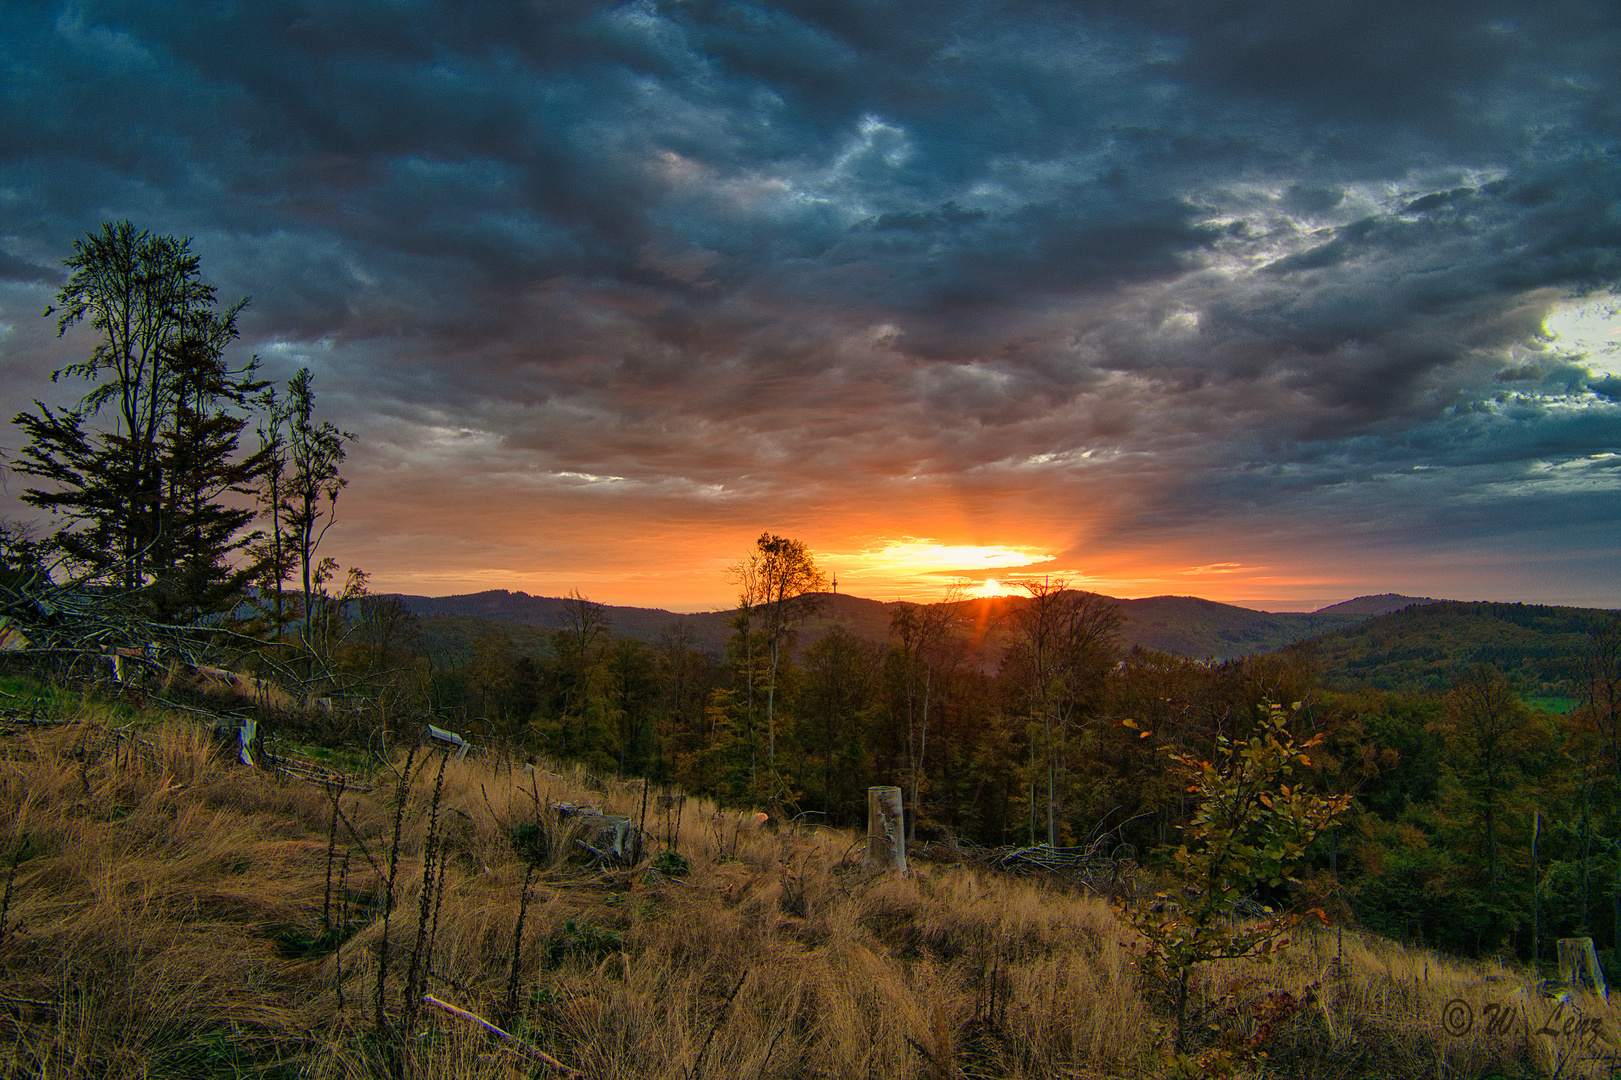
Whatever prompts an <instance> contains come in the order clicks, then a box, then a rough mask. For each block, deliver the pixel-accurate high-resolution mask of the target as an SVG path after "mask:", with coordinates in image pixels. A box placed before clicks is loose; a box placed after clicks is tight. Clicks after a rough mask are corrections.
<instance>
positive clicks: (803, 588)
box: [730, 533, 827, 769]
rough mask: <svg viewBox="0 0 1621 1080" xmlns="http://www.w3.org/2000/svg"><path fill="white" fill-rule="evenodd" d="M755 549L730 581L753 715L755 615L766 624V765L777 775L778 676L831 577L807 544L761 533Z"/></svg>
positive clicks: (734, 567) (818, 604) (731, 574)
mask: <svg viewBox="0 0 1621 1080" xmlns="http://www.w3.org/2000/svg"><path fill="white" fill-rule="evenodd" d="M754 546H755V550H754V551H753V552H752V553H751V554H750V555H749V557H748V558H747V559H745V560H743V561H742V562H741V563H738V564H737V565H735V566H733V567H732V568H731V571H730V576H731V578H732V580H733V581H734V582H736V583H737V585H738V591H739V605H738V612H739V620H740V628H741V632H742V633H743V635H744V649H745V662H746V663H748V664H749V670H750V675H749V679H750V686H749V701H750V707H751V712H752V704H753V698H754V694H753V682H752V679H753V675H752V669H753V665H752V659H751V657H750V656H749V655H748V636H749V634H750V631H751V628H752V613H753V612H754V611H756V610H758V611H759V613H760V615H761V618H762V623H763V625H762V627H761V634H762V636H763V637H762V642H761V644H762V646H763V647H764V649H765V652H766V659H767V668H766V698H765V723H766V761H767V763H768V764H769V765H770V766H771V767H772V768H773V769H774V768H775V767H776V763H777V724H776V700H777V670H778V667H779V666H780V664H781V659H782V651H783V649H784V647H786V646H788V645H789V644H790V641H791V638H792V635H793V632H794V628H795V627H797V626H798V625H799V624H800V623H801V622H803V621H804V620H806V619H808V618H809V617H810V616H811V615H813V614H815V612H816V610H817V609H818V608H819V607H820V606H821V599H822V598H821V597H819V596H817V595H815V594H816V593H818V592H820V591H821V590H822V589H825V588H826V587H827V575H825V574H823V573H822V571H821V570H820V569H819V568H818V567H817V565H816V560H815V558H814V557H812V555H811V553H810V550H809V549H808V548H807V547H806V546H805V542H804V541H803V540H789V539H786V538H785V537H781V536H776V535H773V534H772V533H761V534H760V539H759V540H757V541H755V545H754Z"/></svg>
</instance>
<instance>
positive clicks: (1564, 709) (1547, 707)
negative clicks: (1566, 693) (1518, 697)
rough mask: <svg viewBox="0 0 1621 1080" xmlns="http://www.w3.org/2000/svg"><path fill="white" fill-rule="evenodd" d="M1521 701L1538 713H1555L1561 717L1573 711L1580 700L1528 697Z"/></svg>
mask: <svg viewBox="0 0 1621 1080" xmlns="http://www.w3.org/2000/svg"><path fill="white" fill-rule="evenodd" d="M1523 700H1524V701H1525V703H1526V704H1527V705H1529V706H1530V707H1531V708H1533V709H1536V710H1537V711H1539V712H1545V713H1557V714H1559V715H1561V716H1563V715H1564V714H1565V713H1568V712H1572V711H1574V710H1575V709H1576V707H1577V706H1579V705H1580V704H1581V701H1580V700H1578V699H1576V698H1573V697H1528V698H1525V699H1523Z"/></svg>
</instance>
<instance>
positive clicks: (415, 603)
mask: <svg viewBox="0 0 1621 1080" xmlns="http://www.w3.org/2000/svg"><path fill="white" fill-rule="evenodd" d="M400 599H401V600H402V601H404V602H405V604H406V605H407V606H408V607H409V608H410V609H411V610H412V611H414V612H416V613H417V614H418V615H420V616H422V617H423V618H424V622H425V627H426V630H427V632H428V637H429V640H430V642H436V643H437V644H438V646H439V648H440V649H442V650H448V651H449V652H451V653H453V654H457V653H461V652H462V651H463V650H465V649H470V648H471V644H472V641H473V640H475V639H476V638H477V635H478V633H479V630H478V626H479V620H487V621H489V622H493V623H498V624H515V625H517V626H522V627H526V628H532V629H531V630H529V632H527V633H521V634H514V635H513V637H514V642H513V643H514V645H515V646H517V647H518V648H520V649H521V650H522V651H526V652H528V651H537V650H538V649H541V648H543V647H544V644H543V643H544V640H545V636H544V635H545V632H546V631H550V630H555V629H559V628H561V627H562V626H563V625H564V623H565V615H564V610H565V608H564V605H565V602H564V601H563V600H562V599H561V598H559V597H546V596H530V595H529V594H528V593H522V592H508V591H506V590H505V589H496V590H492V591H490V592H481V593H472V594H469V595H463V596H437V597H436V596H403V595H402V596H400ZM823 600H824V604H823V608H822V611H821V612H820V614H819V615H818V616H817V617H816V618H815V619H812V620H810V621H809V622H807V623H806V624H805V626H804V627H803V628H802V629H801V631H800V635H799V641H800V645H801V646H805V645H809V644H811V643H813V642H815V641H816V640H818V639H820V638H821V637H823V636H824V635H826V634H827V633H829V632H830V631H831V630H832V629H833V628H834V627H835V626H843V627H844V628H845V629H847V630H848V631H850V632H851V633H852V634H855V635H856V636H857V637H860V638H864V639H866V640H868V641H874V642H887V641H888V640H889V623H890V619H891V618H892V617H893V616H894V614H895V611H896V609H897V608H898V607H899V606H900V605H899V603H895V602H891V603H884V602H882V601H878V600H867V599H863V598H862V597H858V596H848V595H845V594H842V593H839V594H826V595H824V597H823ZM1027 602H1028V601H1027V600H1026V599H1025V598H1023V597H1016V596H1011V597H993V598H989V599H976V600H971V601H969V602H968V605H967V611H966V614H967V619H968V622H969V625H970V626H971V627H972V630H973V634H972V638H971V640H972V641H973V643H974V645H975V647H976V649H977V650H978V652H979V655H980V663H981V664H982V665H984V666H985V667H987V668H990V667H994V666H995V664H996V662H997V661H998V660H999V659H1000V657H1001V653H1002V650H1003V648H1004V647H1005V645H1006V634H1007V631H1006V629H1005V618H1006V615H1007V613H1008V612H1009V611H1011V610H1013V609H1015V608H1017V607H1019V606H1020V605H1022V604H1024V603H1027ZM1436 602H1437V601H1433V600H1430V599H1428V598H1417V597H1411V596H1397V595H1395V594H1390V593H1387V594H1384V595H1381V596H1364V597H1359V598H1358V599H1356V600H1348V601H1346V602H1345V603H1343V604H1335V605H1333V606H1331V607H1326V608H1323V609H1322V610H1321V611H1314V612H1265V611H1252V610H1250V609H1249V608H1242V607H1235V606H1233V605H1231V604H1218V603H1216V602H1214V601H1211V600H1201V599H1199V598H1198V597H1194V596H1154V597H1148V598H1146V599H1142V600H1117V601H1116V603H1118V604H1119V605H1120V610H1121V614H1122V615H1124V616H1125V627H1124V645H1125V647H1126V648H1128V649H1129V648H1132V647H1133V646H1137V645H1140V646H1142V647H1143V648H1145V649H1153V650H1155V651H1157V652H1167V653H1174V654H1176V655H1180V656H1191V657H1196V658H1199V659H1214V660H1232V659H1236V658H1237V657H1240V656H1248V655H1250V654H1251V653H1257V652H1271V651H1274V650H1276V649H1280V648H1283V647H1284V646H1285V645H1289V644H1291V643H1293V642H1296V641H1300V640H1302V639H1305V638H1310V637H1313V636H1315V635H1321V634H1325V633H1328V632H1330V631H1334V630H1340V629H1345V628H1348V627H1351V626H1354V625H1356V624H1358V623H1361V622H1363V621H1365V620H1367V619H1368V618H1369V617H1371V616H1377V615H1383V614H1385V613H1387V612H1390V611H1394V610H1396V609H1398V608H1405V607H1408V606H1411V605H1421V604H1433V603H1436ZM603 610H604V612H605V614H606V615H607V616H608V621H609V624H610V626H611V627H612V629H613V632H614V633H615V634H616V635H619V636H622V637H629V638H635V639H637V640H640V641H646V642H649V643H656V642H657V641H659V640H660V638H661V637H663V636H664V635H665V634H667V633H669V632H670V630H671V628H672V627H674V626H675V625H676V624H678V623H679V624H681V625H682V626H683V627H684V630H685V633H686V636H687V640H688V641H689V642H690V643H691V644H692V646H693V647H695V648H698V649H702V650H704V651H706V652H709V653H712V654H715V655H720V654H721V653H722V652H723V651H724V650H725V646H726V638H727V636H728V635H729V634H730V632H731V627H730V622H731V619H732V612H730V611H711V612H702V613H699V614H694V615H681V614H677V613H675V612H672V611H665V610H662V609H658V608H637V607H613V606H607V605H604V608H603ZM537 631H538V632H537Z"/></svg>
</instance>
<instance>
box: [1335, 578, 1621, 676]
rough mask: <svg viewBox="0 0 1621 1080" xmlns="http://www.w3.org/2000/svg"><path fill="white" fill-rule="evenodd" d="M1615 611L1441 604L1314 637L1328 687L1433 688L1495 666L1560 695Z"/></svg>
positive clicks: (1366, 621) (1528, 605) (1450, 601)
mask: <svg viewBox="0 0 1621 1080" xmlns="http://www.w3.org/2000/svg"><path fill="white" fill-rule="evenodd" d="M1614 614H1615V613H1614V612H1613V611H1604V610H1600V609H1597V608H1571V607H1540V606H1538V605H1535V604H1493V603H1461V602H1459V601H1455V600H1445V601H1437V602H1435V603H1430V604H1425V605H1422V606H1413V607H1407V608H1403V609H1402V610H1400V611H1394V612H1391V613H1389V614H1385V615H1381V616H1378V617H1377V618H1372V619H1367V620H1365V621H1363V622H1360V623H1358V624H1357V625H1355V626H1349V627H1346V628H1344V629H1338V630H1334V631H1331V632H1329V633H1325V634H1322V635H1320V636H1318V637H1316V638H1314V639H1312V641H1311V644H1312V645H1314V646H1315V647H1316V650H1317V656H1318V659H1319V660H1320V661H1321V663H1322V664H1323V681H1324V682H1325V683H1326V684H1327V685H1330V686H1339V687H1350V686H1353V685H1363V686H1371V687H1374V688H1376V689H1380V690H1404V691H1426V692H1434V691H1440V690H1444V689H1446V688H1447V687H1448V686H1450V685H1451V684H1452V683H1453V681H1454V680H1456V678H1457V677H1458V674H1459V672H1461V671H1464V670H1466V669H1468V668H1470V667H1473V666H1475V665H1477V664H1491V665H1493V666H1495V667H1496V668H1497V669H1498V670H1499V671H1501V672H1502V673H1503V674H1504V675H1505V676H1507V677H1508V679H1509V681H1510V683H1512V684H1513V685H1514V686H1515V687H1516V689H1518V690H1519V691H1520V692H1521V693H1523V694H1537V693H1539V692H1540V693H1543V694H1547V695H1550V696H1558V695H1559V694H1561V693H1562V690H1561V687H1560V684H1564V683H1568V682H1569V681H1570V680H1575V679H1578V678H1579V677H1580V675H1581V672H1580V670H1579V669H1580V666H1581V663H1582V657H1583V656H1584V655H1585V652H1586V649H1587V638H1588V634H1589V633H1590V632H1591V631H1592V630H1593V629H1594V627H1595V626H1596V625H1598V624H1599V623H1600V622H1601V621H1603V620H1604V619H1607V618H1612V617H1613V616H1614Z"/></svg>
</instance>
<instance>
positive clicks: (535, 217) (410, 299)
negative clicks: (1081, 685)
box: [0, 0, 1621, 607]
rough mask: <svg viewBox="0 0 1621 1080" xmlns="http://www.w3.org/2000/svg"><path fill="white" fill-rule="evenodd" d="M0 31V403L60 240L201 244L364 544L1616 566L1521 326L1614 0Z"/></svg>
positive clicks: (1288, 591)
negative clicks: (178, 238)
mask: <svg viewBox="0 0 1621 1080" xmlns="http://www.w3.org/2000/svg"><path fill="white" fill-rule="evenodd" d="M0 62H3V64H4V68H3V70H4V72H5V74H4V75H3V76H0V92H3V93H4V108H5V113H6V115H7V117H8V121H7V124H6V125H5V131H4V133H3V134H0V325H3V326H4V327H5V329H4V331H3V336H0V364H3V365H4V372H5V384H4V393H5V395H6V398H5V401H4V402H3V403H0V404H5V405H6V406H8V407H20V406H22V405H24V404H26V403H27V401H28V400H30V399H31V398H33V397H36V396H41V397H44V399H45V400H53V398H52V397H51V396H50V395H55V397H56V398H60V397H62V396H63V392H62V389H61V388H60V387H54V388H53V387H51V386H50V385H49V383H48V382H45V381H44V379H45V378H47V377H48V373H49V371H50V370H51V368H52V367H54V366H57V365H58V364H60V363H61V362H62V360H63V359H65V358H68V357H70V356H72V355H74V351H75V350H82V349H83V348H84V347H85V344H86V343H85V341H84V340H83V339H80V338H75V337H73V336H71V335H70V336H69V337H68V338H66V339H64V340H62V341H60V342H57V341H55V340H54V339H53V338H52V337H51V332H52V329H53V328H52V327H51V326H50V325H49V324H48V322H47V321H46V320H41V319H39V317H38V312H39V311H40V310H42V308H43V306H44V304H45V303H46V302H48V300H49V298H50V296H51V294H52V292H53V289H54V288H55V287H56V285H57V284H58V283H59V282H60V280H61V275H60V261H61V259H62V258H63V257H64V256H65V255H66V254H67V253H68V250H69V248H70V245H71V243H72V240H73V239H74V238H75V237H76V236H78V235H81V234H82V233H83V232H85V231H88V230H91V229H94V228H96V227H97V226H98V225H99V223H100V222H101V221H103V220H106V219H109V218H125V217H127V218H130V219H131V220H133V221H134V222H135V223H136V224H137V225H139V226H141V227H144V228H148V229H151V230H153V231H155V232H163V233H175V234H180V235H189V236H192V237H194V238H195V239H194V248H195V249H196V250H197V251H198V252H199V253H200V254H201V255H202V257H203V266H204V269H205V272H206V273H207V275H208V276H209V277H210V278H211V279H212V280H213V281H215V282H216V283H217V284H218V285H219V286H220V288H221V291H222V294H224V295H227V296H232V297H234V296H238V295H244V294H251V295H252V297H253V302H252V304H251V306H250V307H249V309H248V311H247V313H246V321H245V323H244V328H245V330H246V331H247V333H246V335H245V337H246V344H247V347H249V348H251V349H253V350H254V351H257V352H258V353H259V354H260V355H261V356H262V357H263V358H264V360H265V361H266V363H267V365H268V366H269V368H270V370H271V371H272V372H273V373H275V374H277V375H280V376H283V377H285V376H287V375H290V374H291V373H292V371H293V370H295V369H296V367H297V366H299V365H300V364H309V365H310V366H311V367H312V368H313V369H314V370H315V373H316V385H317V388H318V391H319V393H320V394H321V403H322V406H323V408H324V409H325V410H326V411H328V412H329V413H330V415H332V416H333V418H334V419H337V420H339V421H340V422H341V424H342V426H344V427H346V428H349V429H351V430H354V431H356V432H357V433H358V434H359V435H360V436H361V439H360V441H359V442H358V443H357V444H356V446H355V448H354V451H353V454H352V457H351V460H350V467H349V475H350V478H351V486H350V489H349V491H348V492H347V493H346V494H345V499H346V500H348V503H349V505H348V507H347V508H346V510H345V514H346V517H345V519H344V524H343V526H342V527H341V528H340V529H339V530H337V531H335V532H334V533H333V534H332V537H333V539H332V540H331V543H332V544H333V545H334V547H335V548H337V549H341V550H339V551H338V554H340V556H343V557H345V561H350V562H357V563H359V564H361V565H363V566H366V567H367V568H368V569H370V570H372V572H373V573H374V575H376V578H377V580H378V582H379V584H381V585H382V586H384V587H390V588H400V589H406V590H410V591H421V592H447V591H465V590H467V589H469V588H473V587H486V586H508V587H514V588H528V589H529V590H530V591H537V592H549V593H557V592H561V591H563V590H564V589H566V588H568V587H570V586H571V585H577V586H578V587H580V588H582V589H583V590H584V591H586V592H587V593H588V594H591V595H593V596H595V597H597V598H599V599H608V600H613V601H616V602H640V603H667V604H670V605H674V606H695V605H703V604H704V603H706V602H712V603H716V604H720V603H724V602H726V586H725V583H724V580H723V575H722V573H721V572H722V570H723V569H724V566H725V565H726V564H727V563H728V562H730V561H733V560H734V559H735V558H737V557H738V556H739V555H740V554H741V553H742V551H743V550H744V549H745V548H746V547H747V545H748V544H749V542H750V540H751V539H752V537H753V536H754V535H756V534H758V532H759V531H761V530H762V529H768V528H769V529H771V530H773V531H777V532H784V533H792V534H794V535H800V536H804V537H805V538H806V539H807V540H809V541H810V542H811V543H812V546H813V547H814V548H815V549H816V550H818V551H819V552H822V553H823V556H824V560H825V561H828V562H829V563H830V565H832V566H833V567H834V568H835V569H839V568H840V567H842V568H843V573H844V574H845V575H846V580H847V581H848V582H849V586H848V587H849V588H851V589H852V591H865V592H867V593H868V594H869V595H882V594H885V590H888V591H889V593H890V594H893V593H894V591H895V590H897V589H900V588H902V586H901V585H899V584H897V583H896V579H895V578H894V577H893V575H891V576H887V577H886V576H883V575H885V574H890V571H888V570H884V571H882V572H880V570H879V565H880V564H879V563H878V562H873V563H870V564H869V563H867V562H866V561H864V560H863V559H862V558H861V555H862V553H864V552H867V553H870V552H878V551H881V550H884V549H885V548H887V547H890V546H892V545H896V544H906V543H915V544H924V545H927V544H944V545H998V546H1008V547H1012V548H1017V549H1020V550H1028V551H1030V552H1031V553H1032V558H1034V557H1036V556H1040V557H1042V558H1045V559H1047V560H1048V561H1045V562H1042V563H1040V564H1039V566H1040V567H1041V568H1042V569H1044V570H1046V569H1051V570H1054V571H1057V572H1068V573H1072V574H1075V575H1078V577H1079V579H1080V580H1083V581H1091V582H1095V583H1097V584H1098V585H1100V586H1102V587H1106V588H1108V589H1109V591H1115V592H1118V593H1122V594H1126V593H1132V594H1144V593H1152V592H1200V593H1203V594H1204V595H1213V596H1215V595H1220V596H1222V597H1225V598H1232V599H1235V600H1240V601H1245V602H1251V603H1257V604H1262V603H1264V604H1266V605H1268V606H1272V607H1287V606H1301V605H1303V604H1304V603H1305V602H1307V601H1314V600H1323V601H1328V600H1333V599H1341V598H1344V597H1346V596H1349V595H1354V594H1355V593H1357V592H1359V591H1385V590H1386V589H1404V590H1406V591H1413V592H1423V593H1428V594H1432V595H1441V594H1447V595H1459V596H1466V595H1478V596H1483V597H1485V596H1490V597H1495V598H1503V599H1528V600H1546V601H1550V602H1577V603H1593V604H1605V605H1616V604H1621V576H1618V575H1617V573H1616V572H1615V570H1614V568H1613V566H1614V562H1615V557H1616V556H1617V555H1618V554H1621V551H1618V550H1617V549H1618V546H1621V545H1618V544H1617V541H1616V537H1617V536H1621V457H1618V456H1617V454H1618V453H1621V445H1618V444H1621V365H1618V364H1617V363H1615V359H1614V356H1613V354H1609V355H1605V354H1600V353H1599V352H1598V351H1597V350H1596V348H1595V347H1594V346H1593V345H1591V344H1590V343H1589V342H1588V341H1587V340H1586V339H1584V338H1579V337H1577V338H1572V337H1570V336H1567V337H1564V338H1559V337H1555V336H1553V335H1552V334H1551V333H1550V328H1549V323H1548V319H1549V317H1550V316H1551V315H1554V314H1555V313H1557V312H1560V311H1563V310H1565V309H1567V308H1571V307H1573V306H1580V305H1582V304H1587V305H1589V306H1590V307H1592V308H1594V309H1595V310H1596V309H1597V308H1599V307H1602V305H1604V304H1605V303H1606V302H1609V300H1608V298H1609V296H1610V294H1611V291H1612V290H1615V289H1617V282H1618V280H1621V157H1618V155H1617V139H1616V133H1617V132H1621V94H1618V92H1617V89H1618V88H1617V79H1616V73H1617V72H1621V27H1618V25H1617V23H1616V21H1615V19H1614V13H1613V10H1612V9H1611V5H1610V4H1609V3H1607V2H1603V0H1569V2H1553V3H1547V2H1539V3H1536V4H1531V3H1479V2H1471V3H1468V4H1464V3H1448V2H1442V3H1428V4H1422V5H1415V4H1412V3H1394V2H1368V0H1358V2H1357V3H1354V4H1353V3H1350V2H1349V0H1345V2H1338V3H1334V2H1330V3H1320V4H1310V5H1296V4H1288V5H1285V4H1282V3H1277V2H1263V0H1248V2H1245V3H1242V4H1229V5H1211V4H1209V3H1208V2H1202V0H1198V2H1196V0H1164V2H1147V3H1145V2H1142V0H1132V2H1130V3H1125V2H1112V3H1111V2H1099V3H1082V4H1037V3H975V2H966V0H964V2H945V0H942V2H927V0H925V2H922V3H918V2H912V3H908V4H905V5H901V4H890V3H875V2H863V3H828V2H825V0H803V2H795V3H777V4H770V5H766V4H748V3H729V2H682V3H675V2H666V3H657V2H642V3H631V4H626V5H622V6H613V5H609V4H589V3H576V2H555V3H545V2H539V3H532V4H528V5H516V4H505V3H502V4H495V3H491V4H475V5H462V4H456V5H451V4H434V3H412V4H406V5H399V4H393V3H388V4H385V3H373V4H367V3H354V4H348V5H307V4H295V3H277V2H268V3H260V4H251V5H229V6H225V7H220V6H217V5H189V4H171V5H153V4H139V3H122V4H120V3H103V4H74V5H51V4H14V5H7V6H6V7H5V8H4V9H0ZM1589 325H1591V326H1597V327H1600V330H1599V331H1598V332H1599V333H1601V334H1602V333H1603V332H1604V331H1603V329H1602V328H1603V327H1606V326H1611V327H1613V325H1614V324H1608V323H1604V322H1603V321H1602V320H1596V321H1590V323H1589ZM1594 340H1600V339H1594ZM13 486H14V487H15V485H13ZM340 534H341V535H340ZM1031 565H1032V566H1036V565H1038V564H1036V563H1032V564H1031ZM1213 566H1222V567H1224V568H1223V569H1222V570H1221V572H1220V573H1212V572H1208V568H1210V567H1213ZM1196 571H1204V572H1196ZM920 573H925V575H926V574H929V573H932V574H935V575H936V576H940V573H941V572H940V571H939V570H938V569H930V570H928V571H920ZM916 580H928V578H927V577H926V576H925V577H922V578H918V579H916ZM906 587H908V588H917V586H916V585H915V584H913V585H909V586H906ZM1295 601H1299V602H1300V603H1299V604H1297V603H1295Z"/></svg>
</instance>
